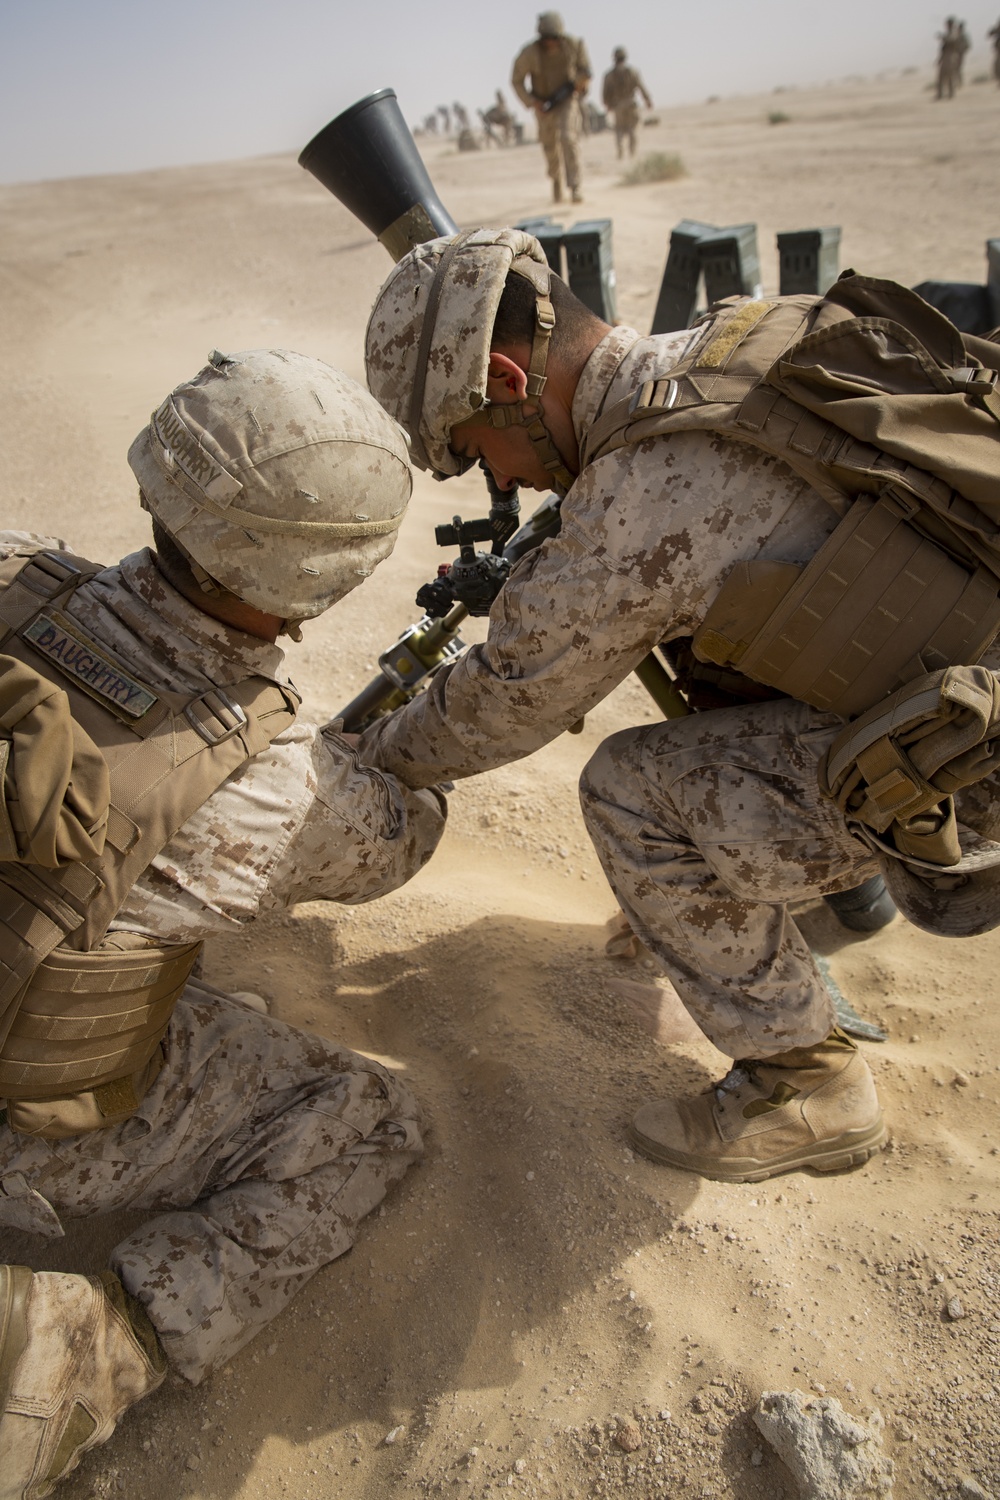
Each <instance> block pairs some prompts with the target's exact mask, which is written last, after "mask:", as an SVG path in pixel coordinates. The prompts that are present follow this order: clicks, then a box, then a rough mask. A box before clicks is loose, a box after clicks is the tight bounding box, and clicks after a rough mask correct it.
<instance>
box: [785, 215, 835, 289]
mask: <svg viewBox="0 0 1000 1500" xmlns="http://www.w3.org/2000/svg"><path fill="white" fill-rule="evenodd" d="M839 272H840V226H839V224H838V225H833V226H831V227H830V228H827V229H794V230H790V231H789V232H788V233H786V234H779V235H778V290H779V292H780V293H781V295H782V296H783V297H789V296H792V295H794V294H795V293H797V292H806V293H812V294H813V295H815V296H819V295H820V294H821V293H823V292H825V291H828V290H829V288H830V287H831V286H833V283H834V282H835V281H836V279H837V276H838V275H839Z"/></svg>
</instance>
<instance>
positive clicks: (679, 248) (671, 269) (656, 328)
mask: <svg viewBox="0 0 1000 1500" xmlns="http://www.w3.org/2000/svg"><path fill="white" fill-rule="evenodd" d="M714 232H715V225H714V224H700V223H698V221H697V220H696V219H682V220H681V221H680V223H679V224H676V225H675V226H674V228H673V229H672V230H671V231H670V246H669V249H668V250H667V264H666V266H665V267H664V270H663V280H662V281H661V282H660V293H659V296H658V297H657V299H656V311H655V312H654V314H653V326H652V328H651V329H650V333H673V332H674V331H675V330H676V329H678V328H689V327H690V326H691V321H692V319H693V318H694V313H695V308H696V307H697V305H698V282H699V280H700V278H701V261H700V259H699V258H698V242H699V240H701V239H702V238H703V236H704V235H706V234H714Z"/></svg>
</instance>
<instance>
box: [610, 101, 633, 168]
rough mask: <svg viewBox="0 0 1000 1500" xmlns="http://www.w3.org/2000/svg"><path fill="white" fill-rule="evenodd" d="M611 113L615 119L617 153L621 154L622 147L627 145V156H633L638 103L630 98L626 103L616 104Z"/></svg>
mask: <svg viewBox="0 0 1000 1500" xmlns="http://www.w3.org/2000/svg"><path fill="white" fill-rule="evenodd" d="M612 113H613V114H614V120H615V146H616V147H617V150H618V155H619V156H621V155H622V147H623V146H627V147H628V154H629V156H634V155H635V131H636V126H637V125H638V124H639V107H638V105H637V104H636V102H635V100H634V99H632V100H630V101H629V102H628V103H627V104H620V105H618V107H617V109H615V110H613V111H612Z"/></svg>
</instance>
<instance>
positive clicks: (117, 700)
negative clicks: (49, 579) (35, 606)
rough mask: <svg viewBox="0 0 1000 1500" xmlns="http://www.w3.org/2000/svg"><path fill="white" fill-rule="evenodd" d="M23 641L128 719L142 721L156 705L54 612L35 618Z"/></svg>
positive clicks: (152, 697)
mask: <svg viewBox="0 0 1000 1500" xmlns="http://www.w3.org/2000/svg"><path fill="white" fill-rule="evenodd" d="M24 639H25V640H26V641H30V642H31V644H32V645H33V646H34V648H35V650H36V651H38V652H40V653H41V655H42V656H44V657H46V658H47V659H48V660H49V661H50V662H52V664H53V665H54V666H56V667H58V668H59V670H60V671H61V672H62V673H63V674H64V675H65V676H66V677H69V678H70V679H71V680H72V681H74V682H76V683H78V684H79V685H80V686H81V687H85V688H88V689H89V690H90V691H91V692H92V693H96V694H97V695H98V696H99V697H101V698H106V699H107V700H108V702H109V703H113V704H114V705H115V707H116V708H120V709H121V710H122V712H123V713H126V714H128V715H129V717H130V718H133V719H138V718H141V717H142V715H143V714H144V713H146V711H147V710H148V709H150V708H152V707H153V704H154V703H156V702H158V699H157V697H156V695H155V693H151V692H150V691H149V689H148V688H147V687H144V686H143V684H142V683H141V682H138V681H136V679H135V678H134V677H130V676H129V675H128V673H127V672H125V671H124V670H123V668H122V667H120V666H119V665H118V663H117V662H115V661H112V660H111V659H110V658H109V657H107V656H102V655H101V653H100V650H99V648H98V647H96V646H95V645H94V643H93V641H89V640H87V638H86V636H84V635H82V634H79V635H78V634H77V633H76V632H75V630H74V629H73V628H72V627H71V626H70V625H69V623H68V621H67V620H65V619H64V618H63V616H62V615H59V614H56V613H55V612H54V611H53V613H52V615H45V614H42V615H37V616H36V617H35V619H34V620H32V622H31V624H30V625H29V626H28V628H27V630H26V631H25V632H24Z"/></svg>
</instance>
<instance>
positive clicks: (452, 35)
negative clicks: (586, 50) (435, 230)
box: [0, 0, 1000, 182]
mask: <svg viewBox="0 0 1000 1500" xmlns="http://www.w3.org/2000/svg"><path fill="white" fill-rule="evenodd" d="M542 3H543V4H544V0H542ZM539 8H541V5H538V4H528V5H524V6H516V5H510V4H509V3H508V4H504V5H495V6H489V5H486V4H479V5H471V4H469V3H468V0H433V3H427V0H424V3H423V4H421V3H420V0H360V3H359V0H352V3H350V4H348V3H345V0H325V3H323V0H158V3H156V4H153V3H151V0H0V181H3V182H19V181H31V180H34V179H37V178H46V177H68V176H76V175H79V174H81V173H100V172H123V171H132V170H136V169H141V168H144V167H157V166H168V165H179V164H183V163H187V162H196V161H225V160H229V159H232V158H234V157H245V156H257V155H262V154H266V153H269V152H275V151H287V150H292V149H298V148H300V147H301V146H303V145H304V144H305V142H306V141H307V140H308V139H309V138H310V137H311V136H312V135H313V134H315V132H316V131H317V130H318V129H319V128H320V127H321V126H322V125H324V124H325V123H326V122H327V120H328V119H330V118H332V116H333V115H335V114H338V113H339V112H340V111H341V110H342V109H344V108H346V107H347V105H349V104H352V103H353V102H354V101H355V100H356V99H358V98H360V97H361V96H362V95H363V94H366V93H368V92H370V91H371V90H372V89H375V88H384V87H385V86H387V85H389V86H391V87H393V88H395V90H396V92H397V94H398V96H399V100H400V104H401V107H402V110H403V113H404V115H405V116H406V119H407V120H408V121H409V122H410V123H411V124H414V123H416V122H418V121H419V120H420V119H421V118H422V117H423V116H424V115H425V114H427V113H428V112H429V111H430V110H432V109H433V108H434V107H435V106H436V105H438V104H443V103H451V102H452V101H453V100H455V99H458V100H460V101H462V102H463V103H465V104H466V106H467V107H469V108H470V109H472V110H475V109H476V108H479V107H484V106H485V105H486V104H487V103H489V102H490V100H491V99H492V95H493V91H494V89H496V88H497V87H498V86H499V87H506V85H507V80H508V77H509V72H510V64H511V61H512V59H513V57H514V54H515V53H516V52H517V51H518V49H519V48H520V46H521V45H522V44H523V43H524V42H526V41H528V40H529V38H530V37H531V35H532V34H533V32H534V27H535V17H536V14H537V10H538V9H539ZM998 10H1000V0H973V3H968V4H964V5H962V6H961V8H960V9H959V11H958V14H959V15H961V16H962V17H963V18H964V19H965V21H966V23H967V24H968V26H969V30H970V34H971V36H972V38H973V41H974V43H975V51H974V52H973V54H972V57H971V58H970V60H969V67H970V68H971V70H972V71H981V70H982V69H983V68H985V67H986V66H987V65H988V53H987V44H986V42H985V39H984V38H985V32H986V30H987V29H988V27H990V26H992V25H993V24H994V22H995V21H996V19H997V13H998ZM563 14H564V17H565V20H566V26H567V30H569V31H571V32H573V33H576V34H578V35H582V36H583V37H584V38H585V39H586V41H587V43H588V46H589V47H590V52H591V60H592V62H593V66H594V70H595V73H596V72H599V71H603V69H604V68H606V67H608V66H609V64H610V53H611V49H612V48H613V47H614V46H615V45H617V44H623V45H625V46H626V47H628V49H629V51H630V54H631V58H632V61H633V62H635V63H636V64H637V65H638V66H639V67H640V69H641V70H642V72H643V74H644V76H645V80H646V83H647V86H648V88H649V90H650V92H651V94H652V95H653V98H654V100H655V101H656V103H657V104H659V105H661V106H664V105H667V104H670V103H672V102H690V101H693V100H698V99H702V98H705V97H706V96H707V95H709V94H734V93H756V92H758V91H760V90H763V89H771V88H774V87H776V86H778V85H788V84H795V83H816V82H822V81H824V80H826V79H834V78H842V77H845V76H848V75H850V74H871V73H875V72H879V71H881V70H882V69H886V68H897V67H907V66H912V65H914V64H917V65H928V64H930V63H931V62H932V61H933V58H934V53H935V42H934V36H935V33H936V32H937V30H938V29H939V28H940V25H941V21H942V17H943V15H944V14H945V10H944V7H942V6H937V5H934V4H928V3H927V0H828V3H825V4H817V3H815V0H813V3H809V0H701V3H697V0H696V3H694V4H692V3H691V0H633V3H631V4H624V5H611V4H609V3H608V0H572V3H570V0H565V3H564V8H563Z"/></svg>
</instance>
